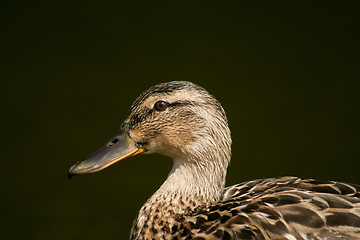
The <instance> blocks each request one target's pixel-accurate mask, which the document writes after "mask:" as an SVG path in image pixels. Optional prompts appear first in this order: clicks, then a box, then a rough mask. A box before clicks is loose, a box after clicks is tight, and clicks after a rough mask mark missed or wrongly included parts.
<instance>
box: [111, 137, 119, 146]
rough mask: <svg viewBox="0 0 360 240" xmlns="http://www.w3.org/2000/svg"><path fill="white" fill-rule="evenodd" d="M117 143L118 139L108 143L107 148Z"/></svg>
mask: <svg viewBox="0 0 360 240" xmlns="http://www.w3.org/2000/svg"><path fill="white" fill-rule="evenodd" d="M118 141H119V139H117V138H115V139H114V140H112V142H111V143H109V146H113V145H115V144H116V143H117V142H118Z"/></svg>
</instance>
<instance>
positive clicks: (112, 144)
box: [68, 130, 145, 178]
mask: <svg viewBox="0 0 360 240" xmlns="http://www.w3.org/2000/svg"><path fill="white" fill-rule="evenodd" d="M144 151H145V145H141V144H138V143H136V142H135V141H134V140H132V139H131V138H130V137H129V135H128V134H127V133H126V132H124V131H123V130H120V131H118V132H117V133H116V134H115V135H114V136H113V137H112V138H111V139H110V141H108V142H107V143H106V144H105V145H104V146H102V147H101V148H100V149H99V150H97V151H96V152H94V153H93V154H91V155H90V156H88V157H87V158H85V159H84V160H82V161H80V162H78V163H76V164H74V165H73V166H72V167H70V169H69V172H68V177H69V178H71V177H73V176H74V175H79V174H87V173H93V172H98V171H101V170H102V169H104V168H107V167H109V166H110V165H112V164H114V163H116V162H118V161H120V160H122V159H125V158H129V157H132V156H135V155H137V154H140V153H143V152H144Z"/></svg>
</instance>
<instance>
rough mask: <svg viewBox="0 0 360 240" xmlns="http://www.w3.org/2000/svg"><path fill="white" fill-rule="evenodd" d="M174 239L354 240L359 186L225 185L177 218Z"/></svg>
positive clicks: (284, 180) (359, 216)
mask: <svg viewBox="0 0 360 240" xmlns="http://www.w3.org/2000/svg"><path fill="white" fill-rule="evenodd" d="M180 222H181V224H179V225H178V229H179V231H178V233H177V234H176V235H177V236H176V238H174V239H196V240H200V239H205V240H207V239H213V240H215V239H242V240H247V239H264V240H267V239H271V240H274V239H284V240H285V239H286V240H310V239H311V240H320V239H328V240H335V239H339V240H340V239H348V240H360V186H359V185H355V184H347V183H341V182H335V181H316V180H314V179H301V178H297V177H281V178H267V179H259V180H254V181H249V182H244V183H240V184H237V185H233V186H230V187H228V188H226V189H225V190H224V194H223V199H222V200H221V201H220V202H219V203H217V204H216V205H214V206H211V207H209V208H207V209H202V210H199V211H197V212H196V213H194V214H193V215H191V216H186V217H185V218H183V219H181V221H180Z"/></svg>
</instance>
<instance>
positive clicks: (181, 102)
mask: <svg viewBox="0 0 360 240" xmlns="http://www.w3.org/2000/svg"><path fill="white" fill-rule="evenodd" d="M130 110H131V111H130V114H129V116H128V117H127V118H126V119H125V121H124V122H123V124H122V126H121V130H120V131H119V132H118V133H117V134H116V135H115V136H114V137H113V138H112V139H111V140H110V141H109V142H108V143H107V144H105V145H104V146H103V147H102V148H101V149H100V150H99V151H98V152H96V153H95V154H94V155H91V156H90V157H89V158H88V159H87V160H84V161H82V162H79V163H77V164H75V165H74V166H73V167H72V168H71V169H70V170H69V174H70V175H75V174H84V173H89V172H96V171H99V170H101V169H103V168H105V167H107V166H109V165H111V164H113V163H114V162H116V161H118V160H121V159H123V158H125V157H130V156H134V155H136V154H138V153H142V152H145V153H153V152H157V153H161V154H164V155H166V156H169V157H171V158H172V159H173V161H174V165H173V168H172V170H171V172H170V174H169V176H168V178H167V179H166V181H165V182H164V183H163V185H162V186H161V187H160V188H159V190H158V191H156V192H155V193H154V195H153V196H152V197H151V198H150V199H149V200H148V201H147V202H146V203H145V204H144V205H143V207H142V208H141V209H140V211H139V214H138V216H137V218H136V220H135V221H134V225H133V228H132V230H131V235H130V239H139V240H140V239H178V240H180V239H197V240H200V239H206V240H210V239H212V240H216V239H243V240H246V239H259V240H260V239H279V240H280V239H284V240H296V239H300V240H301V239H303V240H307V239H309V240H310V239H311V240H320V239H329V240H333V239H334V240H335V239H349V240H351V239H353V240H355V239H357V240H360V186H358V185H355V184H345V183H340V182H333V181H328V182H325V181H316V180H312V179H300V178H296V177H281V178H268V179H259V180H254V181H250V182H245V183H241V184H237V185H234V186H230V187H227V188H224V186H225V176H226V170H227V166H228V164H229V162H230V158H231V137H230V130H229V128H228V123H227V119H226V115H225V112H224V110H223V108H222V107H221V105H220V103H219V102H218V101H217V100H216V99H215V98H214V97H212V96H211V95H210V94H209V93H208V92H207V91H206V90H205V89H203V88H202V87H199V86H197V85H195V84H193V83H190V82H181V81H174V82H168V83H162V84H158V85H156V86H154V87H152V88H150V89H149V90H147V91H146V92H144V93H143V94H141V95H140V97H138V98H137V99H136V101H135V102H134V103H133V105H132V106H131V109H130ZM116 145H120V147H121V148H120V150H119V149H117V148H115V147H116ZM114 146H115V147H114ZM109 152H110V153H109ZM239 174H240V173H239Z"/></svg>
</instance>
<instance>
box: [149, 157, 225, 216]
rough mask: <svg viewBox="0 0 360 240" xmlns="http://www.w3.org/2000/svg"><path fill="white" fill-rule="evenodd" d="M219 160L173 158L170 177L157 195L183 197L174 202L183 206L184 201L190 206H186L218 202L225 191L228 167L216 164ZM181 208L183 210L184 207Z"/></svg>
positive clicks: (199, 205) (203, 205) (202, 205)
mask: <svg viewBox="0 0 360 240" xmlns="http://www.w3.org/2000/svg"><path fill="white" fill-rule="evenodd" d="M217 161H218V160H217ZM217 161H216V160H215V161H213V160H207V161H206V163H204V160H202V161H196V160H195V161H194V160H189V159H186V160H183V159H174V165H173V168H172V170H171V172H170V174H169V176H168V178H167V179H166V181H165V182H164V183H163V185H162V186H161V187H160V189H159V190H158V191H157V192H156V193H155V194H154V195H155V196H154V197H159V195H169V194H170V195H175V194H176V195H178V196H180V197H178V198H173V199H172V201H173V203H174V205H177V206H179V207H180V208H181V206H183V205H184V204H185V205H187V206H184V207H191V208H192V207H206V206H208V205H210V204H214V203H216V202H218V201H219V199H220V198H221V195H222V192H223V190H224V186H225V177H226V168H227V166H219V164H215V163H216V162H217ZM177 203H179V204H177ZM182 203H183V204H182ZM178 211H179V212H178V213H183V211H184V209H178Z"/></svg>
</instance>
